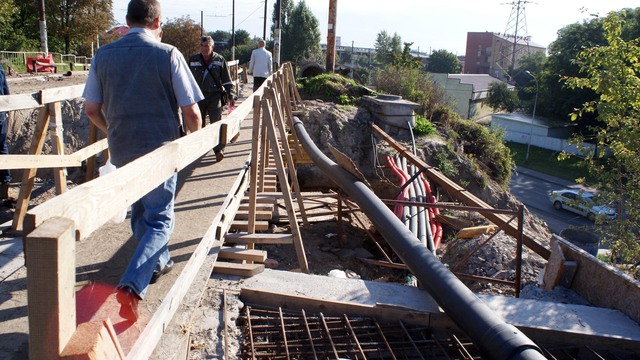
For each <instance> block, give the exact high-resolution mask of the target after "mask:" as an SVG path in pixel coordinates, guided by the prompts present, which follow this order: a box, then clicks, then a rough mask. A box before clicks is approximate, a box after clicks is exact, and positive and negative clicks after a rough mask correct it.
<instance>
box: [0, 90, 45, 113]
mask: <svg viewBox="0 0 640 360" xmlns="http://www.w3.org/2000/svg"><path fill="white" fill-rule="evenodd" d="M39 97H40V96H39V94H38V93H32V94H18V95H4V96H0V111H15V110H27V109H34V108H38V107H40V106H42V104H41V103H40V99H39Z"/></svg>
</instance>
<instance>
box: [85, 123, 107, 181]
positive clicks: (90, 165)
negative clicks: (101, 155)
mask: <svg viewBox="0 0 640 360" xmlns="http://www.w3.org/2000/svg"><path fill="white" fill-rule="evenodd" d="M97 141H98V127H97V126H96V125H95V124H94V123H92V122H91V121H89V145H91V144H94V143H96V142H97ZM105 153H106V154H108V153H107V152H105ZM95 172H96V157H95V155H94V156H92V157H90V158H88V159H87V170H86V173H85V177H84V181H91V180H93V177H94V176H95Z"/></svg>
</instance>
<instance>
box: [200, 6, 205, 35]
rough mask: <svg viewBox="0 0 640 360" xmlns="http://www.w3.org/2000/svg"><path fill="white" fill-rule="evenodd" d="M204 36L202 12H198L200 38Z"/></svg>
mask: <svg viewBox="0 0 640 360" xmlns="http://www.w3.org/2000/svg"><path fill="white" fill-rule="evenodd" d="M202 35H204V11H203V10H200V36H202Z"/></svg>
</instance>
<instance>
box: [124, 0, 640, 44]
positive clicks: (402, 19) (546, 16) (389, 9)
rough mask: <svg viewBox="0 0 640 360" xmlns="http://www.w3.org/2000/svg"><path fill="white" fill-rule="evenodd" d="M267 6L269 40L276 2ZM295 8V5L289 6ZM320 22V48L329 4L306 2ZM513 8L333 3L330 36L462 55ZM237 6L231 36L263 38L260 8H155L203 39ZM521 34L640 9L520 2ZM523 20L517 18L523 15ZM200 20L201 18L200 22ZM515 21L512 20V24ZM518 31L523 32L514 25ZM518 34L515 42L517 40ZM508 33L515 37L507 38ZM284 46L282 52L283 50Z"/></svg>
mask: <svg viewBox="0 0 640 360" xmlns="http://www.w3.org/2000/svg"><path fill="white" fill-rule="evenodd" d="M266 1H267V18H268V23H267V38H269V37H270V35H269V29H270V27H271V13H272V11H273V5H274V3H275V0H266ZM294 1H297V0H294ZM305 1H306V4H307V6H308V7H309V8H310V9H311V11H312V12H313V14H314V15H315V16H316V18H317V19H318V24H319V27H320V32H321V43H323V44H325V43H326V42H327V26H328V24H327V22H328V12H329V0H305ZM514 2H517V0H482V1H478V0H448V1H447V0H445V1H433V0H431V1H429V0H396V1H389V0H337V4H338V9H337V21H336V35H337V36H338V37H339V38H340V44H341V45H343V46H351V45H353V46H355V47H365V48H373V47H374V44H375V40H376V36H377V34H378V33H380V32H381V31H383V30H384V31H386V32H387V33H388V34H389V35H393V34H398V35H399V36H400V37H401V38H402V41H403V42H413V45H412V49H413V50H419V51H421V52H427V53H428V52H430V51H435V50H442V49H444V50H447V51H450V52H452V53H454V54H456V55H464V53H465V49H466V40H467V32H484V31H489V32H495V33H505V32H506V31H507V29H508V27H507V25H508V24H509V20H510V18H511V14H512V9H513V4H514ZM128 3H129V1H128V0H113V12H114V18H115V20H116V22H118V23H122V24H124V23H125V15H126V8H127V4H128ZM234 3H235V29H236V30H239V29H243V30H246V31H248V32H249V33H250V34H251V35H252V36H258V37H262V36H263V28H264V6H265V0H198V1H195V0H161V1H160V4H161V5H162V19H163V21H165V22H166V21H167V20H168V19H175V18H180V17H183V16H189V17H190V18H191V19H193V20H194V21H196V22H198V23H200V21H201V19H202V22H203V25H204V29H205V31H206V32H210V31H216V30H226V31H231V29H232V20H233V16H232V14H233V13H234V11H233V4H234ZM520 4H521V9H522V7H524V14H525V15H526V17H525V19H526V33H527V34H528V35H529V36H531V41H532V42H534V43H536V44H539V45H542V46H544V47H547V46H548V45H549V44H550V43H551V42H553V41H554V40H555V39H556V38H557V32H558V30H559V29H561V28H562V27H564V26H566V25H569V24H573V23H576V22H582V21H583V20H585V19H589V18H591V14H598V15H600V16H605V15H606V14H607V13H608V12H609V11H614V10H616V11H617V10H620V9H623V8H635V7H640V3H639V2H638V0H535V1H529V0H521V2H520ZM521 13H522V11H521ZM201 15H202V16H201ZM514 22H515V17H513V22H512V24H513V23H514ZM520 25H521V24H520ZM523 31H524V27H522V26H519V30H518V35H519V36H523V35H525V34H522V32H523ZM509 33H510V34H513V33H514V30H512V31H511V32H509ZM283 46H286V44H283Z"/></svg>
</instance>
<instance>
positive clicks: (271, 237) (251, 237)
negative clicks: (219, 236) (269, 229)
mask: <svg viewBox="0 0 640 360" xmlns="http://www.w3.org/2000/svg"><path fill="white" fill-rule="evenodd" d="M224 240H225V242H228V243H232V244H252V243H253V244H293V234H248V233H231V234H226V235H225V237H224Z"/></svg>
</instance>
